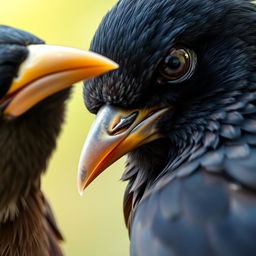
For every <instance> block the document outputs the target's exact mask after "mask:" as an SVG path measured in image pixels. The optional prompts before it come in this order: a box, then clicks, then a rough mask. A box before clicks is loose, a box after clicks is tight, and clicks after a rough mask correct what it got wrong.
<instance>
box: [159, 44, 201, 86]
mask: <svg viewBox="0 0 256 256" xmlns="http://www.w3.org/2000/svg"><path fill="white" fill-rule="evenodd" d="M196 66H197V55H196V53H195V52H194V51H193V50H191V49H189V48H186V47H183V46H174V47H172V48H171V49H170V50H169V52H168V54H167V56H165V58H164V59H163V61H162V62H161V63H160V65H159V68H158V70H159V73H160V75H161V78H163V79H164V80H167V81H168V83H181V82H184V81H185V80H188V79H189V78H190V77H191V76H192V75H193V74H194V72H195V69H196Z"/></svg>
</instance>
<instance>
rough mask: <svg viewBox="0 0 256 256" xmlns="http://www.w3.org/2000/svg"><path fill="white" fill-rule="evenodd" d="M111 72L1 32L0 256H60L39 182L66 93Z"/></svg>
mask: <svg viewBox="0 0 256 256" xmlns="http://www.w3.org/2000/svg"><path fill="white" fill-rule="evenodd" d="M115 67H116V65H115V64H114V63H113V62H111V61H109V60H108V59H106V58H103V57H101V56H99V55H97V54H93V53H90V52H84V51H81V50H76V49H71V48H67V47H57V46H50V45H43V41H42V40H40V39H39V38H37V37H35V36H34V35H32V34H29V33H27V32H25V31H21V30H18V29H14V28H10V27H7V26H0V108H1V114H0V156H1V157H0V256H50V255H51V256H58V255H62V253H61V250H60V248H59V245H58V244H59V241H60V240H62V236H61V234H60V232H59V230H58V228H57V226H56V223H55V220H54V217H53V215H52V212H51V209H50V207H49V204H48V203H47V201H46V199H45V198H44V196H43V194H42V192H41V190H40V175H41V174H42V173H43V172H44V171H45V169H46V165H47V162H48V159H49V157H50V155H51V153H52V151H53V149H54V148H55V145H56V138H57V136H58V134H59V132H60V129H61V124H62V123H63V119H64V111H65V102H66V100H67V99H68V97H69V94H70V88H69V87H70V85H71V84H72V83H73V82H77V81H79V80H83V79H86V78H89V77H92V76H95V75H97V74H100V73H103V72H106V71H108V70H111V69H113V68H115ZM48 96H49V97H48ZM36 103H38V104H36Z"/></svg>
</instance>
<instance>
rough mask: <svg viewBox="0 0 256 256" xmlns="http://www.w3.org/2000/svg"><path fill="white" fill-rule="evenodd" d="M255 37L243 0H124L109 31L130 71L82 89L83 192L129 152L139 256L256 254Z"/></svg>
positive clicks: (115, 52)
mask: <svg viewBox="0 0 256 256" xmlns="http://www.w3.org/2000/svg"><path fill="white" fill-rule="evenodd" d="M255 27H256V7H255V5H254V4H252V3H250V2H249V1H244V0H224V1H223V0H216V1H211V0H206V1H199V0H179V1H168V0H157V1H153V0H120V1H119V2H118V3H117V4H116V5H115V6H114V7H113V9H112V10H111V11H109V12H108V13H107V15H106V16H105V17H104V19H103V21H102V23H101V25H100V26H99V28H98V30H97V32H96V34H95V36H94V39H93V41H92V43H91V48H90V49H91V50H93V51H95V52H98V53H100V54H103V55H105V56H107V57H109V58H111V59H113V60H114V61H116V62H118V63H119V65H120V68H119V69H118V70H115V71H113V72H110V73H108V74H105V75H103V76H100V77H98V78H94V79H92V80H90V81H88V82H86V83H85V85H84V99H85V103H86V106H87V108H88V109H89V111H91V112H92V113H94V114H97V116H96V120H95V122H94V124H93V126H92V127H91V130H90V132H89V135H88V138H87V141H86V143H85V145H84V148H83V151H82V155H81V159H80V163H79V173H78V187H79V190H80V192H82V191H83V190H84V189H85V188H86V187H87V186H88V185H89V184H90V183H91V182H92V180H93V179H95V178H96V177H97V176H98V175H99V174H100V173H101V172H102V171H103V170H104V169H106V168H107V167H108V166H110V165H111V164H112V163H113V162H115V161H116V160H117V159H118V158H120V157H121V156H122V155H124V154H127V166H126V170H125V172H124V174H123V177H122V179H123V180H127V181H129V183H128V186H127V189H126V192H125V196H124V215H125V220H126V224H127V226H128V228H129V232H130V240H131V248H130V249H131V255H133V256H139V255H140V256H142V255H143V256H146V255H147V256H156V255H158V256H167V255H168V256H170V255H180V256H181V255H182V256H184V255H186V256H188V255H189V256H191V255H197V256H203V255H204V256H205V255H232V256H234V255H240V256H241V255H247V256H249V255H255V251H256V243H255V234H256V217H255V216H256V72H255V71H256V44H255V42H256V33H255Z"/></svg>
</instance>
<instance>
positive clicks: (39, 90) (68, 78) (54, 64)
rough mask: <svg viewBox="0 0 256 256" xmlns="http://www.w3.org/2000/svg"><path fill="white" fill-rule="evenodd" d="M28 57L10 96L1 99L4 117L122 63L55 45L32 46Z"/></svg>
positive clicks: (22, 111)
mask: <svg viewBox="0 0 256 256" xmlns="http://www.w3.org/2000/svg"><path fill="white" fill-rule="evenodd" d="M28 50H29V54H28V57H27V58H26V60H25V61H24V62H23V63H22V64H21V65H20V68H19V70H18V74H17V77H16V78H15V79H14V80H13V81H12V84H11V86H10V88H9V91H8V92H7V94H6V96H5V97H4V98H3V99H2V100H1V101H0V105H1V106H4V110H3V117H4V118H5V119H9V118H14V117H17V116H19V115H21V114H23V113H24V112H25V111H27V110H28V109H30V108H31V107H32V106H34V105H35V104H36V103H38V102H40V101H42V100H43V99H45V98H46V97H48V96H50V95H52V94H54V93H56V92H58V91H61V90H63V89H65V88H67V87H69V86H71V85H72V84H73V83H76V82H78V81H81V80H85V79H89V78H92V77H94V76H97V75H100V74H102V73H105V72H107V71H110V70H113V69H116V68H117V67H118V65H117V64H116V63H115V62H113V61H111V60H109V59H107V58H105V57H103V56H101V55H98V54H96V53H93V52H88V51H82V50H78V49H73V48H68V47H63V46H53V45H30V46H28Z"/></svg>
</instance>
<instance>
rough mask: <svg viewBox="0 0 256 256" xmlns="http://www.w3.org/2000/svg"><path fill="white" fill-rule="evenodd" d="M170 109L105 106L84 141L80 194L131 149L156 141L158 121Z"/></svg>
mask: <svg viewBox="0 0 256 256" xmlns="http://www.w3.org/2000/svg"><path fill="white" fill-rule="evenodd" d="M168 109H169V108H167V107H163V108H150V109H135V110H124V109H120V108H117V107H113V106H110V105H106V106H103V107H102V108H101V109H100V111H99V113H98V114H97V116H96V120H95V121H94V123H93V125H92V127H91V129H90V131H89V134H88V137H87V140H86V142H85V144H84V147H83V150H82V153H81V157H80V161H79V167H78V177H77V182H78V183H77V185H78V190H79V192H80V193H82V192H83V190H84V189H85V188H86V187H87V186H88V185H89V184H90V183H91V182H92V181H93V180H94V179H95V178H96V177H97V176H98V175H99V174H100V173H101V172H103V171H104V170H105V169H106V168H107V167H108V166H110V165H111V164H112V163H114V162H115V161H116V160H118V159H119V158H120V157H122V156H123V155H125V154H126V153H128V152H129V151H131V150H133V149H135V148H137V147H139V146H141V145H143V144H146V143H148V142H150V141H153V140H156V139H158V138H160V137H162V136H161V134H159V133H158V129H157V125H156V124H157V121H158V120H159V118H160V117H161V116H162V115H163V114H164V113H165V112H166V111H168Z"/></svg>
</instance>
